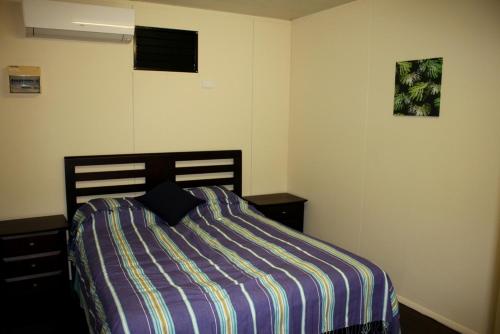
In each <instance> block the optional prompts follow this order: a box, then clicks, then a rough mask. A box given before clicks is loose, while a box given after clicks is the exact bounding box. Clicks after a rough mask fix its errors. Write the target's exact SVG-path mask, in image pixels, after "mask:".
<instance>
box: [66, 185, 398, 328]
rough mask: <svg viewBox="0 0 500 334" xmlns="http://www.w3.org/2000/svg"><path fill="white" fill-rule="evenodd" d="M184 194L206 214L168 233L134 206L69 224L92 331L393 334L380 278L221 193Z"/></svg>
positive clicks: (128, 202)
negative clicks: (377, 331)
mask: <svg viewBox="0 0 500 334" xmlns="http://www.w3.org/2000/svg"><path fill="white" fill-rule="evenodd" d="M189 191H190V192H191V193H192V194H193V195H195V196H197V197H200V198H203V199H205V200H206V203H205V204H202V205H199V206H198V207H197V208H196V209H194V210H192V211H191V212H190V213H189V214H188V215H187V216H186V217H184V219H183V220H182V221H181V222H180V223H179V224H178V225H176V226H175V227H171V226H168V225H167V224H166V223H164V222H163V221H162V220H161V219H160V218H158V217H157V216H155V215H154V214H153V213H152V212H150V211H149V210H147V209H145V208H144V207H143V206H142V205H141V204H140V203H139V202H137V201H135V200H133V199H131V198H123V199H97V200H92V201H90V202H89V203H87V204H85V205H83V206H82V207H81V208H80V209H79V211H78V212H77V213H76V215H75V218H74V220H73V225H72V230H71V240H70V253H71V256H72V258H73V261H75V266H76V271H77V272H76V274H77V275H76V276H77V285H78V286H79V292H80V297H81V302H82V304H83V306H84V309H85V310H86V314H87V320H88V323H89V326H90V327H91V330H92V331H93V332H96V333H259V334H260V333H323V332H328V331H333V330H336V329H339V328H344V327H349V326H353V325H358V324H369V323H371V322H375V321H381V322H382V323H383V326H384V332H387V333H399V320H398V319H399V315H398V302H397V299H396V296H395V291H394V289H393V286H392V284H391V281H390V279H389V277H388V276H387V274H386V273H385V272H384V271H382V270H381V269H380V268H378V267H377V266H375V265H374V264H372V263H370V262H369V261H367V260H365V259H363V258H360V257H358V256H356V255H354V254H351V253H348V252H346V251H344V250H342V249H339V248H338V247H335V246H332V245H329V244H327V243H324V242H321V241H319V240H316V239H314V238H311V237H308V236H306V235H304V234H302V233H299V232H296V231H294V230H291V229H289V228H287V227H285V226H283V225H281V224H279V223H276V222H274V221H272V220H269V219H266V218H264V217H263V216H262V215H261V214H260V213H259V212H258V211H257V210H255V209H254V208H253V207H251V206H249V205H248V203H247V202H246V201H244V200H242V199H241V198H239V197H238V196H236V195H235V194H233V193H231V192H228V191H226V190H224V189H223V188H219V187H201V188H192V189H189ZM368 327H369V325H367V326H365V327H364V329H367V328H368Z"/></svg>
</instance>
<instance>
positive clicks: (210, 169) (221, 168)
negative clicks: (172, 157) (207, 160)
mask: <svg viewBox="0 0 500 334" xmlns="http://www.w3.org/2000/svg"><path fill="white" fill-rule="evenodd" d="M233 170H234V166H233V165H216V166H199V167H177V168H175V175H188V174H206V173H223V172H232V171H233Z"/></svg>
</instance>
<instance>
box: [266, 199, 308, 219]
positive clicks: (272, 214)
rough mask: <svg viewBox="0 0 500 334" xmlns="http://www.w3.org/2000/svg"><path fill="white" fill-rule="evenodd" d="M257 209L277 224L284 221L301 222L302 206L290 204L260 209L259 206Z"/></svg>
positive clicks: (300, 204)
mask: <svg viewBox="0 0 500 334" xmlns="http://www.w3.org/2000/svg"><path fill="white" fill-rule="evenodd" d="M258 209H259V211H261V212H262V213H263V214H264V215H265V216H266V217H268V218H271V219H273V220H276V221H279V222H284V221H290V220H298V219H300V220H302V214H303V210H304V204H303V203H292V204H277V205H267V206H262V207H261V206H259V207H258Z"/></svg>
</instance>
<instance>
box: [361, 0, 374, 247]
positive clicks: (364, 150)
mask: <svg viewBox="0 0 500 334" xmlns="http://www.w3.org/2000/svg"><path fill="white" fill-rule="evenodd" d="M368 6H369V8H368V15H369V17H368V25H367V28H368V29H367V30H368V31H367V38H368V41H367V42H368V43H367V45H368V47H367V65H366V66H367V74H366V78H367V83H366V93H365V110H364V115H363V118H364V120H363V139H362V146H363V147H362V152H361V154H362V160H361V161H362V162H363V164H362V168H363V170H362V181H361V182H362V185H361V187H362V189H361V215H360V219H359V229H358V253H359V254H362V252H361V236H362V234H363V224H364V223H365V210H366V189H367V178H368V176H367V175H368V166H367V163H368V158H367V155H368V110H369V101H370V89H371V64H372V58H371V50H372V27H373V0H368Z"/></svg>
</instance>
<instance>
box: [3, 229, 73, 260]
mask: <svg viewBox="0 0 500 334" xmlns="http://www.w3.org/2000/svg"><path fill="white" fill-rule="evenodd" d="M62 238H64V234H63V233H61V231H50V232H44V233H38V234H28V235H17V236H9V237H2V238H0V253H1V254H2V257H4V258H5V257H12V256H21V255H29V254H36V253H44V252H50V251H57V250H60V249H61V244H62V242H63V241H62V240H63V239H62Z"/></svg>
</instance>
